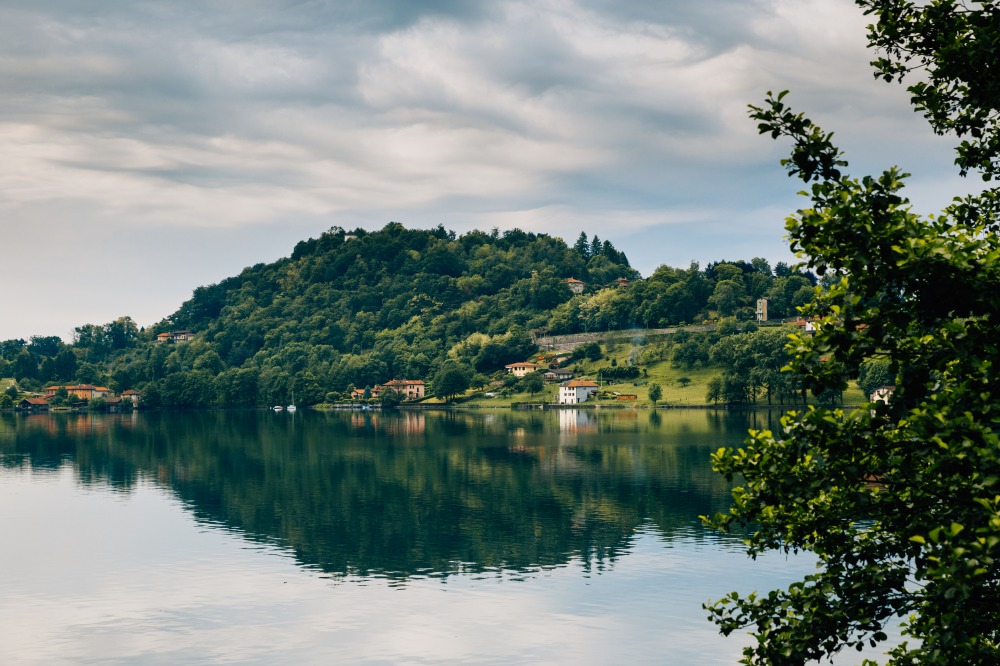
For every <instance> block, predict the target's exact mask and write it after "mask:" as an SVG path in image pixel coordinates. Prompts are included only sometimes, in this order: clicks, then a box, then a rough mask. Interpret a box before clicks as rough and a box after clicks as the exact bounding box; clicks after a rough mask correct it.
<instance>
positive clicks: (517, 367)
mask: <svg viewBox="0 0 1000 666" xmlns="http://www.w3.org/2000/svg"><path fill="white" fill-rule="evenodd" d="M504 368H505V369H506V370H507V373H508V374H512V375H514V376H515V377H524V376H525V375H527V374H529V373H532V372H534V371H535V370H538V364H537V363H510V364H508V365H505V366H504Z"/></svg>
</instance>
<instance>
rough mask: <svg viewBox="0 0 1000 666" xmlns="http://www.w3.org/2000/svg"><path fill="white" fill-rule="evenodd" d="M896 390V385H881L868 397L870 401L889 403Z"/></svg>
mask: <svg viewBox="0 0 1000 666" xmlns="http://www.w3.org/2000/svg"><path fill="white" fill-rule="evenodd" d="M895 390H896V387H895V386H879V387H878V388H877V389H875V390H874V391H872V394H871V395H870V396H869V397H868V400H869V402H883V403H885V404H887V405H888V404H889V398H891V397H892V393H893V391H895Z"/></svg>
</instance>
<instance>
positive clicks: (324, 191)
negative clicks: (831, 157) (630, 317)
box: [0, 0, 975, 340]
mask: <svg viewBox="0 0 1000 666" xmlns="http://www.w3.org/2000/svg"><path fill="white" fill-rule="evenodd" d="M866 23H867V20H866V18H865V17H864V16H862V15H861V12H860V10H859V9H857V8H856V7H855V6H854V4H853V3H852V2H851V1H850V0H705V1H702V2H690V0H663V1H661V2H650V1H649V0H536V1H515V0H483V1H481V2H480V1H477V0H429V1H420V2H417V1H415V0H323V1H321V0H301V1H296V0H4V2H3V3H2V4H0V155H2V157H0V225H2V227H0V230H2V236H0V266H2V268H3V270H4V272H5V273H6V279H5V280H3V282H2V284H3V285H4V290H3V292H4V300H5V301H6V303H5V305H4V307H3V308H2V312H3V314H2V315H0V339H6V338H11V337H24V338H27V337H28V336H30V335H60V336H63V338H65V339H67V340H69V339H70V337H71V333H72V330H73V327H75V326H78V325H80V324H84V323H96V324H101V323H105V322H107V321H111V320H113V319H114V318H116V317H118V316H121V315H129V316H131V317H133V318H134V319H135V320H136V321H137V322H138V323H139V324H140V325H148V324H151V323H153V322H155V321H158V320H159V319H162V318H163V317H164V316H166V315H168V314H170V313H171V312H173V311H174V310H175V309H176V308H177V307H178V306H179V305H180V304H181V302H183V301H184V300H185V299H187V298H188V297H189V296H190V295H191V292H192V290H193V289H194V288H195V287H197V286H199V285H203V284H209V283H213V282H218V281H219V280H221V279H223V278H225V277H227V276H230V275H234V274H236V273H238V272H239V271H240V270H241V269H242V268H243V267H245V266H248V265H252V264H255V263H258V262H268V261H273V260H275V259H277V258H279V257H282V256H287V255H288V254H290V253H291V250H292V247H293V246H294V245H295V243H296V242H298V241H299V240H302V239H305V238H308V237H315V236H317V235H319V234H320V233H322V232H323V231H324V230H326V229H328V228H330V227H331V226H334V225H338V226H342V227H344V228H347V229H353V228H355V227H358V226H361V227H364V228H366V229H378V228H381V227H382V226H384V225H385V224H386V223H387V222H389V221H396V222H400V223H402V224H404V225H407V226H412V227H432V226H436V225H437V224H443V225H444V226H445V227H446V228H448V229H452V230H454V231H456V232H458V233H462V232H465V231H468V230H470V229H474V228H478V229H482V230H489V229H490V228H492V227H499V228H500V229H501V230H503V229H507V228H511V227H520V228H522V229H525V230H530V231H536V232H545V233H549V234H552V235H557V236H561V237H562V238H564V239H566V240H567V241H568V242H570V243H572V242H573V241H574V240H575V239H576V237H577V236H578V235H579V233H580V231H585V232H587V234H588V235H593V234H597V235H598V236H599V237H600V238H601V239H610V240H611V241H612V242H613V243H614V244H615V245H616V246H617V247H618V248H619V249H620V250H623V251H624V252H625V253H626V254H627V255H628V256H629V258H630V259H631V261H632V264H633V266H635V267H636V268H637V269H639V270H640V271H641V272H642V273H643V274H644V275H648V274H649V273H650V272H651V271H652V270H653V269H655V268H656V266H658V265H659V264H663V263H666V264H669V265H673V266H686V265H687V264H688V263H689V262H690V261H691V260H697V261H700V262H703V263H704V262H706V261H711V260H720V259H737V258H745V259H749V258H751V257H754V256H763V257H766V258H768V259H770V260H771V261H772V262H773V261H777V260H789V259H790V255H789V254H788V251H787V248H786V244H785V242H784V241H783V238H782V236H783V234H784V229H783V225H784V222H783V220H784V217H785V216H786V215H787V214H789V213H790V212H792V211H793V210H794V209H795V208H796V207H797V206H798V205H799V201H798V200H797V198H796V196H795V192H796V191H797V190H798V189H800V187H799V183H798V182H797V181H792V180H789V179H788V178H787V177H786V176H785V174H784V172H783V171H782V170H781V168H780V167H779V165H778V160H779V159H780V158H781V157H782V156H783V155H784V154H785V152H786V150H787V146H785V145H783V144H778V143H775V142H773V141H771V140H770V139H768V138H764V137H760V136H759V135H758V134H757V133H756V128H755V127H754V124H753V123H752V122H751V121H749V120H748V119H747V116H746V105H747V104H748V103H759V102H760V100H761V99H762V98H763V96H764V93H765V91H767V90H768V89H773V90H781V89H791V90H792V94H791V96H790V98H789V99H790V101H791V102H792V103H793V104H794V105H796V106H798V107H799V108H801V109H802V110H804V111H806V112H807V113H808V114H810V115H811V116H812V117H813V119H814V120H816V121H817V122H819V123H820V124H822V125H824V126H825V127H826V129H830V130H834V131H836V138H837V139H838V140H839V143H840V145H841V147H842V148H844V149H845V150H846V151H847V158H848V159H849V160H850V161H851V170H852V171H853V172H855V173H858V174H860V173H862V172H868V171H873V170H881V169H882V168H885V167H887V166H891V165H893V164H899V165H901V166H903V167H904V168H905V169H906V170H908V171H910V172H911V173H912V174H913V178H912V179H911V181H910V196H911V198H913V200H914V202H915V203H916V204H917V205H918V207H919V208H921V209H925V210H927V211H932V210H937V209H939V208H940V207H941V206H943V205H945V204H946V203H947V201H948V199H949V198H950V196H951V195H953V194H955V193H957V192H960V191H969V190H970V188H972V187H974V186H975V183H964V182H961V181H960V179H958V178H957V176H955V175H954V174H955V169H954V168H953V167H952V153H951V148H950V144H949V142H948V141H947V140H942V139H939V138H936V137H934V136H933V135H932V134H931V132H930V131H929V130H928V129H927V127H926V125H925V123H924V121H923V120H922V119H921V118H920V117H919V116H918V115H916V114H915V113H913V112H912V110H911V109H910V107H909V105H908V101H907V95H906V93H905V91H904V90H903V89H902V88H901V87H899V86H890V85H887V84H883V83H879V82H877V81H875V80H874V79H873V77H872V75H871V70H870V67H869V65H868V61H869V60H870V59H871V58H872V54H871V53H870V52H868V51H867V50H866V47H865V44H866V40H865V30H864V26H865V24H866Z"/></svg>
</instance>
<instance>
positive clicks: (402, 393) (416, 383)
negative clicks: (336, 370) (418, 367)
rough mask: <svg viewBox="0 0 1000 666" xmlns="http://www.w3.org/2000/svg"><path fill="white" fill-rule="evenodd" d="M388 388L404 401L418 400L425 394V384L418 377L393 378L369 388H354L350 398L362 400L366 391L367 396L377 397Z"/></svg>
mask: <svg viewBox="0 0 1000 666" xmlns="http://www.w3.org/2000/svg"><path fill="white" fill-rule="evenodd" d="M388 390H392V391H395V392H396V393H397V394H399V397H401V398H402V399H403V400H404V401H406V400H420V399H421V398H423V397H424V396H425V395H426V390H427V386H426V385H425V384H424V382H423V381H421V380H419V379H393V380H392V381H389V382H386V383H385V384H377V385H376V386H374V387H371V388H363V389H354V390H353V391H351V399H352V400H362V399H364V397H365V393H366V392H367V393H368V395H369V397H372V398H378V397H379V395H381V394H382V392H383V391H388Z"/></svg>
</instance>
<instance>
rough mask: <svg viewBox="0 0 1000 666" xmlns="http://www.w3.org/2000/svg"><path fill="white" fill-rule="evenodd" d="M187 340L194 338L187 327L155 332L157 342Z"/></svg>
mask: <svg viewBox="0 0 1000 666" xmlns="http://www.w3.org/2000/svg"><path fill="white" fill-rule="evenodd" d="M188 340H194V333H192V332H191V331H189V330H187V329H185V330H182V331H167V332H165V333H157V334H156V341H157V342H187V341H188Z"/></svg>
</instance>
